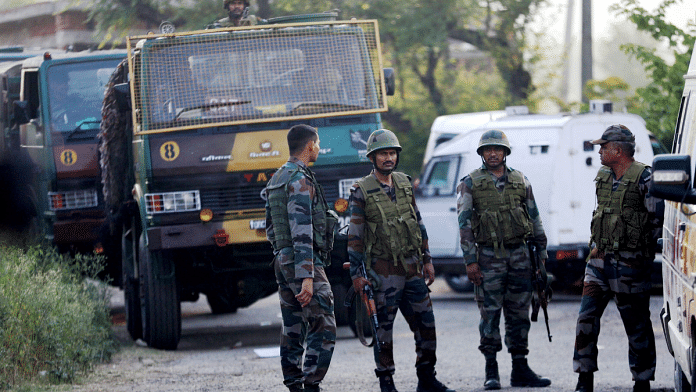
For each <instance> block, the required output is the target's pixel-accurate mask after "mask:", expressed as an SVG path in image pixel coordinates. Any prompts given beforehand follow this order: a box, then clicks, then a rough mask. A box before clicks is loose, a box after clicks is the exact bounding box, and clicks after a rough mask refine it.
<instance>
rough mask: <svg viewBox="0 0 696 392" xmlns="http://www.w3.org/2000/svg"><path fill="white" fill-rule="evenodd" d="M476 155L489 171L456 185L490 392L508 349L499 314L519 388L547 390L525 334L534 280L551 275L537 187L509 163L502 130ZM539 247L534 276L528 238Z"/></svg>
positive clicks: (488, 136)
mask: <svg viewBox="0 0 696 392" xmlns="http://www.w3.org/2000/svg"><path fill="white" fill-rule="evenodd" d="M476 152H477V153H478V154H479V155H480V156H481V157H482V160H483V166H482V167H481V168H479V169H477V170H474V171H473V172H471V173H470V174H469V175H467V176H466V177H464V178H463V179H462V180H461V182H460V183H459V186H458V187H457V193H458V197H457V213H458V216H459V232H460V236H461V246H462V250H463V251H464V262H465V263H466V270H467V275H468V277H469V279H470V280H471V281H472V283H474V285H475V290H476V291H477V297H478V298H480V299H481V300H482V303H481V305H480V309H481V321H480V323H479V332H480V335H481V341H480V345H479V350H480V351H481V353H483V356H484V357H485V358H486V381H485V382H484V388H485V389H487V390H488V389H500V388H501V385H500V376H499V374H498V362H497V360H496V354H497V353H498V351H501V350H502V349H503V345H502V339H501V336H500V315H501V312H504V314H505V345H506V346H507V348H508V352H509V353H510V355H511V356H512V374H511V375H510V384H511V385H512V386H513V387H546V386H549V385H551V380H549V379H548V378H545V377H540V376H539V375H537V374H536V373H534V372H533V371H532V369H530V368H529V365H528V364H527V354H528V353H529V349H528V344H527V343H528V341H527V335H528V333H529V328H530V325H531V324H530V319H529V307H530V303H531V300H532V276H533V275H534V274H536V273H541V274H542V275H544V276H545V271H544V267H543V266H544V262H545V261H546V258H547V253H546V234H545V233H544V227H543V225H542V223H541V217H540V216H539V210H538V209H537V205H536V202H535V201H534V195H533V194H532V185H531V184H530V182H529V180H528V179H527V177H525V176H524V175H523V174H522V173H521V172H519V171H517V170H514V169H511V168H509V167H508V166H507V165H506V159H505V158H506V157H507V156H508V155H510V152H511V150H510V142H509V141H508V139H507V136H506V135H505V134H504V133H503V132H502V131H498V130H490V131H487V132H485V133H484V134H483V135H482V136H481V139H480V140H479V144H478V149H477V150H476ZM530 236H531V237H532V238H533V239H534V241H535V242H536V244H537V245H538V247H539V253H540V257H541V259H542V260H541V263H540V271H533V270H532V265H531V262H530V257H529V256H530V255H529V254H528V249H527V246H526V245H525V239H527V238H528V237H530Z"/></svg>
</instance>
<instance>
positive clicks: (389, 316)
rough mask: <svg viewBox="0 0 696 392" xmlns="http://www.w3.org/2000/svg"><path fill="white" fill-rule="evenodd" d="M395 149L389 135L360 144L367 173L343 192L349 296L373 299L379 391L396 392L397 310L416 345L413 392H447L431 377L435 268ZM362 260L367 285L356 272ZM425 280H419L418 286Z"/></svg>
mask: <svg viewBox="0 0 696 392" xmlns="http://www.w3.org/2000/svg"><path fill="white" fill-rule="evenodd" d="M401 150H402V148H401V145H400V144H399V139H397V137H396V135H394V133H393V132H392V131H390V130H387V129H379V130H376V131H374V132H372V134H371V135H370V137H369V138H368V139H367V157H368V158H369V159H370V160H371V161H372V164H373V165H374V170H373V171H372V173H370V174H369V175H368V176H366V177H363V178H362V179H360V180H359V181H358V182H357V183H356V184H355V185H353V187H352V188H351V195H350V211H351V212H350V213H351V216H350V225H349V228H348V257H349V259H350V274H351V278H352V279H353V287H354V289H355V291H356V293H358V294H360V295H362V292H363V288H364V287H365V285H366V284H367V285H370V286H371V287H372V289H373V290H374V293H375V298H376V299H377V301H376V302H377V320H378V323H379V328H378V329H377V334H376V335H377V336H376V338H377V340H378V341H379V342H380V345H381V349H380V350H379V351H377V348H376V347H375V355H374V357H375V364H376V369H375V374H376V375H377V377H378V379H379V386H380V390H381V392H396V391H397V390H396V387H395V386H394V379H393V375H394V372H395V366H394V355H393V343H392V338H393V335H392V331H393V324H394V319H395V317H396V314H397V312H398V311H399V310H400V311H401V312H402V314H403V315H404V316H405V319H406V321H407V322H408V324H409V327H410V328H411V331H413V333H414V338H415V341H416V354H417V355H416V374H417V375H418V387H417V391H418V392H454V391H452V390H451V389H449V388H447V387H446V386H445V385H444V384H442V383H441V382H440V381H438V380H437V379H436V378H435V362H436V356H435V347H436V345H437V341H436V334H435V316H434V315H433V309H432V302H431V301H430V295H429V290H428V286H429V285H430V284H432V283H433V281H434V280H435V270H434V268H433V264H432V262H431V257H430V250H429V248H428V235H427V233H426V231H425V226H424V225H423V221H422V219H421V217H420V212H419V211H418V206H416V200H415V198H414V196H413V187H412V186H411V178H410V177H409V176H407V175H406V174H404V173H400V172H397V171H395V169H396V167H397V166H398V163H399V153H400V152H401ZM363 263H364V265H365V268H366V269H367V271H368V274H367V275H368V276H370V280H369V281H368V279H367V277H366V276H363V275H362V274H361V273H360V266H362V265H363ZM426 280H427V282H426Z"/></svg>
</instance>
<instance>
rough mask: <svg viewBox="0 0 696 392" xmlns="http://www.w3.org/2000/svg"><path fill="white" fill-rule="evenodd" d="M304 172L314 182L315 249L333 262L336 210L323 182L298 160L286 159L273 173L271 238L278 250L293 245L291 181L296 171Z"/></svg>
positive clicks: (269, 191)
mask: <svg viewBox="0 0 696 392" xmlns="http://www.w3.org/2000/svg"><path fill="white" fill-rule="evenodd" d="M298 172H300V173H302V174H304V176H305V177H307V179H309V180H310V181H311V182H312V185H313V186H314V199H313V200H312V241H313V245H314V251H315V252H317V253H318V254H319V257H320V258H321V260H322V261H324V265H325V266H328V265H330V263H331V262H330V258H329V256H330V253H331V249H333V241H334V229H335V227H336V223H337V222H338V216H337V215H336V213H335V212H333V211H331V210H329V206H328V204H327V203H326V199H325V198H324V191H323V189H322V188H321V185H319V183H318V182H317V180H316V179H315V178H314V174H313V173H312V172H310V171H309V170H308V169H306V168H304V167H302V166H300V165H297V164H295V163H286V164H285V165H283V166H282V167H281V168H280V169H278V171H277V172H276V173H275V175H273V177H272V178H271V180H270V181H268V185H267V186H266V192H267V198H268V199H267V200H268V201H267V202H266V203H267V205H268V207H269V208H270V211H271V221H272V223H273V238H269V240H270V241H271V244H272V245H273V251H274V252H278V251H280V250H281V249H283V248H286V247H291V246H292V234H291V232H290V223H289V221H288V185H289V183H290V181H291V180H292V179H293V178H294V177H295V174H296V173H298Z"/></svg>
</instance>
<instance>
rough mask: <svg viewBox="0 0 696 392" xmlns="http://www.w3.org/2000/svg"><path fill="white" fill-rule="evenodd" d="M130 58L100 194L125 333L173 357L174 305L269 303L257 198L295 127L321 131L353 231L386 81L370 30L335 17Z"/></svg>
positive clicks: (214, 34) (186, 41)
mask: <svg viewBox="0 0 696 392" xmlns="http://www.w3.org/2000/svg"><path fill="white" fill-rule="evenodd" d="M127 48H128V52H129V55H128V61H127V64H126V63H124V64H122V65H121V66H120V67H119V69H117V71H116V72H115V73H114V75H113V77H112V80H111V81H110V85H109V87H108V89H107V94H106V96H105V100H104V106H103V115H104V119H105V120H104V122H103V123H102V145H101V149H102V150H103V157H102V159H103V162H102V172H103V183H104V192H105V198H106V200H107V209H108V210H109V211H110V212H109V213H110V215H111V216H112V218H111V221H113V222H118V223H119V224H120V227H121V232H120V233H119V235H120V236H121V238H122V244H123V246H122V248H123V258H122V270H123V287H124V293H125V304H126V319H127V329H128V331H129V333H130V335H131V337H132V338H133V339H138V338H142V339H143V340H144V341H145V342H147V343H148V345H149V346H151V347H154V348H159V349H176V347H177V345H178V343H179V339H180V334H181V313H180V312H181V311H180V309H181V308H180V302H181V301H194V300H197V299H198V298H199V295H200V294H205V296H206V297H207V300H208V303H209V305H210V307H211V309H212V311H213V313H227V312H234V311H236V310H237V309H238V308H240V307H246V306H249V305H251V304H252V303H254V302H255V301H257V300H258V299H260V298H263V297H265V296H268V295H270V294H272V293H275V292H276V291H277V285H276V283H275V277H274V273H273V269H272V267H271V266H270V264H271V262H272V258H273V255H272V250H271V246H270V244H269V243H268V241H267V240H266V235H265V210H264V205H265V201H264V200H263V198H262V196H261V193H262V190H263V189H264V188H265V186H266V183H267V181H268V180H269V178H270V176H271V175H272V174H273V173H274V172H275V170H276V169H277V168H278V167H280V166H281V165H282V164H283V163H284V162H285V161H286V160H287V159H288V157H289V152H288V147H287V142H286V135H287V131H288V130H289V129H290V127H292V126H293V125H295V124H300V123H305V124H309V125H311V126H313V127H316V128H317V129H318V130H319V137H320V139H321V145H322V150H321V151H320V155H319V158H318V160H317V161H316V162H315V163H314V165H313V167H312V170H313V171H314V172H315V173H316V177H317V180H318V181H319V182H320V183H321V185H322V187H323V188H324V191H325V194H326V197H327V201H328V202H329V205H330V206H333V209H334V210H335V211H336V212H337V213H338V215H339V216H340V217H341V224H340V225H338V226H339V227H345V226H347V222H348V219H349V218H348V217H347V211H346V210H347V206H348V202H347V199H348V197H349V193H350V191H349V189H350V186H351V185H352V184H353V183H354V182H355V180H356V179H358V178H360V177H362V176H364V175H366V174H367V173H369V171H370V170H371V163H370V162H369V160H368V159H367V158H366V155H365V154H366V140H367V138H368V136H369V135H370V133H371V132H373V131H374V130H376V129H379V128H381V126H382V124H381V118H380V113H381V112H384V111H386V110H387V102H386V96H387V95H389V94H393V81H394V78H393V71H391V70H390V69H383V67H382V59H381V53H380V43H379V34H378V25H377V22H376V21H374V20H362V21H358V20H350V21H337V20H336V14H335V13H323V14H313V15H303V16H293V17H283V18H275V19H270V20H268V24H264V25H257V26H247V27H236V28H222V29H210V30H201V31H193V32H183V33H169V34H159V35H158V34H153V35H147V36H135V37H129V38H128V39H127ZM345 242H346V237H345V234H340V233H339V234H338V236H337V239H336V243H335V247H334V252H332V259H333V261H332V264H331V267H330V268H329V269H328V271H327V272H328V275H329V277H330V280H331V283H332V285H333V288H334V294H335V300H336V313H337V320H338V322H339V323H343V324H345V323H347V318H348V315H347V312H346V310H345V309H343V306H342V303H343V297H345V293H346V291H347V288H348V287H349V285H350V281H349V278H348V276H347V274H346V273H345V272H344V271H342V270H341V264H342V262H343V260H346V259H347V258H346V250H345V249H346V246H345Z"/></svg>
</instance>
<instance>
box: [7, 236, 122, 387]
mask: <svg viewBox="0 0 696 392" xmlns="http://www.w3.org/2000/svg"><path fill="white" fill-rule="evenodd" d="M103 268H104V260H103V258H102V257H100V256H85V255H77V256H75V257H70V256H68V255H64V254H60V253H58V252H57V251H56V250H55V249H54V248H49V247H43V246H32V247H30V248H28V250H22V249H19V248H17V247H13V246H8V245H4V244H2V243H0V390H3V389H10V388H13V389H18V390H26V388H27V386H29V385H47V384H48V385H51V384H60V383H67V382H71V381H74V380H75V378H76V377H78V376H79V375H80V374H83V373H84V372H86V371H87V370H89V369H90V368H91V366H92V365H94V364H95V363H98V362H103V361H107V360H109V359H110V357H111V355H112V354H113V353H114V352H115V350H116V343H115V340H114V339H113V337H112V333H111V320H110V314H109V307H108V304H109V300H110V298H109V295H108V291H107V287H106V285H105V284H103V283H98V280H96V276H97V274H98V273H99V272H101V270H102V269H103Z"/></svg>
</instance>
